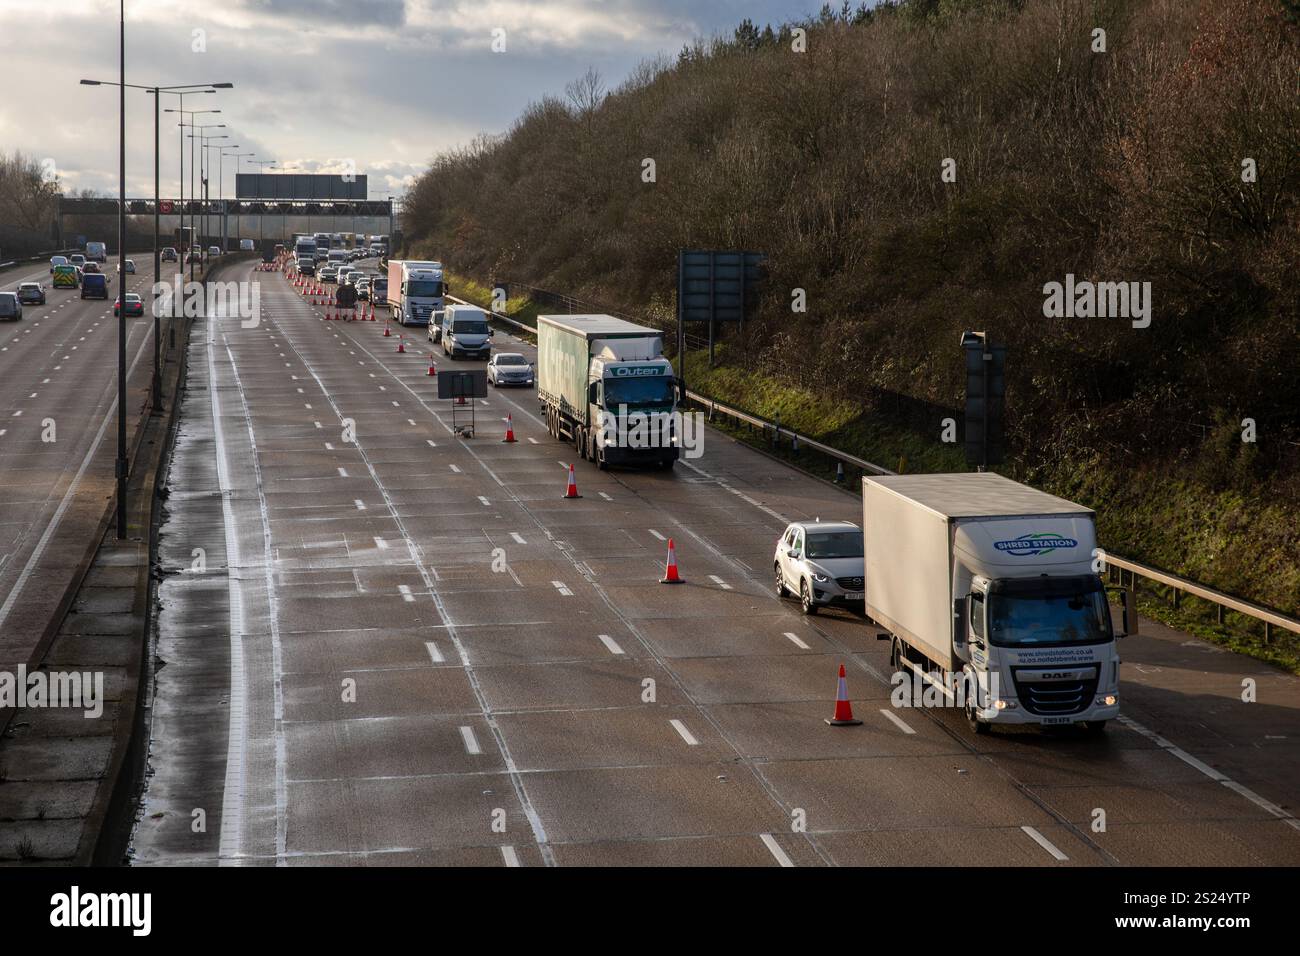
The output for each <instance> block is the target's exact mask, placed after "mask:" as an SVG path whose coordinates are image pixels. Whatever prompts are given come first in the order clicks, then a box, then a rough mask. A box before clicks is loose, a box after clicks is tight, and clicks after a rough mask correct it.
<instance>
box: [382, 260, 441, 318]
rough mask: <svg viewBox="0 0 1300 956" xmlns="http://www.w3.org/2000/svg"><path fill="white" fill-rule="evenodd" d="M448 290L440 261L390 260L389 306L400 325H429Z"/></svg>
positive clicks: (438, 310) (439, 308)
mask: <svg viewBox="0 0 1300 956" xmlns="http://www.w3.org/2000/svg"><path fill="white" fill-rule="evenodd" d="M446 293H447V289H446V283H445V282H444V280H443V275H442V263H441V262H424V261H418V260H415V259H389V260H388V307H389V309H390V310H391V314H392V317H393V321H394V322H396V323H397V324H399V325H428V324H429V317H430V316H431V315H432V314H433V313H434V312H440V311H442V308H443V303H444V301H445V298H444V297H445V296H446Z"/></svg>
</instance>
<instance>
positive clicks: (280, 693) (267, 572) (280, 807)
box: [208, 321, 289, 866]
mask: <svg viewBox="0 0 1300 956" xmlns="http://www.w3.org/2000/svg"><path fill="white" fill-rule="evenodd" d="M214 336H215V326H214V325H213V324H212V322H211V321H209V323H208V337H209V338H208V341H209V343H211V342H212V341H213V339H214ZM222 345H223V347H224V348H225V351H226V357H227V358H228V359H229V361H230V374H231V376H232V377H233V378H234V380H235V390H236V392H237V393H238V394H239V403H240V406H241V407H242V409H243V413H244V427H245V429H247V431H248V447H249V461H250V462H251V464H252V466H253V481H254V484H255V487H256V488H257V504H258V511H259V512H260V518H261V522H262V557H261V564H262V575H263V588H264V591H265V594H266V603H267V619H268V623H269V626H270V632H271V683H272V690H271V696H272V731H273V736H274V742H275V863H276V866H283V865H284V862H285V859H284V858H285V851H286V849H287V848H288V817H289V791H288V785H287V783H286V780H285V764H286V762H287V752H286V748H287V745H286V743H285V738H284V681H283V674H284V667H283V657H282V652H281V647H280V606H279V597H278V595H277V593H276V589H275V573H274V569H273V568H272V566H271V565H272V559H271V555H272V553H273V550H274V549H273V547H272V538H271V515H270V508H269V507H268V505H267V502H266V492H265V490H264V488H263V484H262V466H261V462H260V460H259V458H258V451H257V438H256V436H255V435H254V434H253V415H252V412H251V411H250V410H249V407H248V397H247V396H246V395H245V393H244V383H243V382H242V381H241V380H240V377H239V366H238V365H237V364H236V362H235V353H234V352H232V351H231V349H230V343H229V341H227V340H226V339H225V336H224V334H223V336H222ZM212 367H213V366H212V364H211V362H209V369H211V368H212ZM212 374H214V373H212V372H209V375H212ZM214 391H215V390H214ZM222 497H223V499H224V498H225V497H226V496H225V495H223V496H222ZM241 801H242V797H241ZM241 807H242V803H241ZM222 817H223V820H224V817H225V812H224V806H223V811H222Z"/></svg>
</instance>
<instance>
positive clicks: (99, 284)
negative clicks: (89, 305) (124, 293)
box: [81, 272, 108, 299]
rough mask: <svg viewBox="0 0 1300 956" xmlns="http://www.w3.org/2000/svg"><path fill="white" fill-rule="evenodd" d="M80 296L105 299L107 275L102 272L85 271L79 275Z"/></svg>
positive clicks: (106, 295) (106, 296)
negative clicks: (82, 274)
mask: <svg viewBox="0 0 1300 956" xmlns="http://www.w3.org/2000/svg"><path fill="white" fill-rule="evenodd" d="M81 297H82V298H83V299H107V298H108V276H106V275H104V274H103V273H102V272H87V273H86V274H85V275H84V276H82V277H81Z"/></svg>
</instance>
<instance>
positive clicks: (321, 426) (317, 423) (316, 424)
mask: <svg viewBox="0 0 1300 956" xmlns="http://www.w3.org/2000/svg"><path fill="white" fill-rule="evenodd" d="M312 424H313V425H315V426H316V427H317V428H324V427H325V426H324V425H322V424H321V423H320V422H312Z"/></svg>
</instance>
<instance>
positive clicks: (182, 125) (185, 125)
mask: <svg viewBox="0 0 1300 956" xmlns="http://www.w3.org/2000/svg"><path fill="white" fill-rule="evenodd" d="M164 112H167V113H180V114H182V116H186V115H188V116H189V117H190V122H188V123H186V122H185V120H184V119H182V120H181V122H179V123H177V124H176V125H177V127H179V129H180V133H181V154H182V156H184V153H185V130H186V129H192V128H194V120H193V118H194V117H195V116H198V115H200V114H202V113H220V112H221V110H184V109H179V110H171V109H169V110H164ZM212 125H225V124H212ZM184 178H185V162H184V159H182V160H181V180H182V183H181V194H182V196H183V195H184V192H185V186H184ZM194 199H195V196H194V144H193V143H191V144H190V201H191V202H193V201H194ZM181 219H182V221H181V231H182V232H184V229H185V223H184V209H182V211H181ZM190 231H191V233H193V231H194V214H193V213H190ZM195 238H196V237H195V236H193V235H191V236H190V242H189V243H186V249H185V253H186V255H188V254H189V251H190V250H189V246H190V245H193V242H194V239H195ZM181 271H182V272H184V271H185V262H184V260H182V261H181ZM193 280H194V263H193V262H191V263H190V281H191V282H192V281H193Z"/></svg>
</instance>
